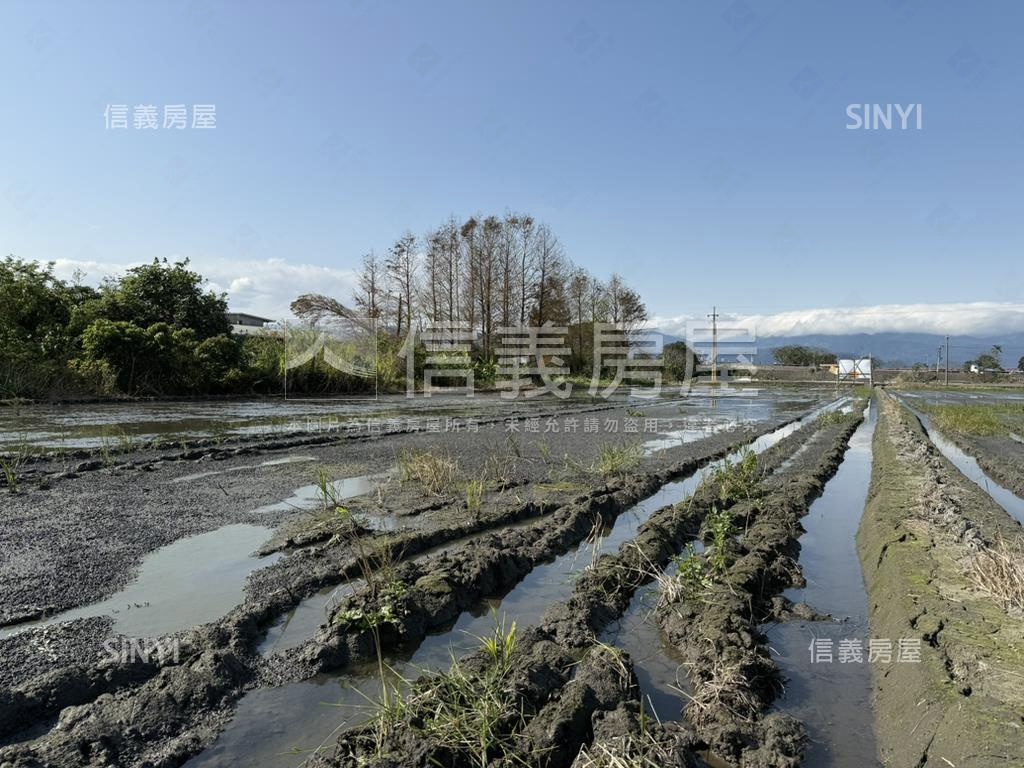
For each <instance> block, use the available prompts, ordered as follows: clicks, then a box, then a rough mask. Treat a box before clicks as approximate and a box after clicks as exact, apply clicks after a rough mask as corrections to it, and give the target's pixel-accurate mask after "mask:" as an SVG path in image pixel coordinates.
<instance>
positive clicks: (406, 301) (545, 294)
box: [292, 213, 648, 373]
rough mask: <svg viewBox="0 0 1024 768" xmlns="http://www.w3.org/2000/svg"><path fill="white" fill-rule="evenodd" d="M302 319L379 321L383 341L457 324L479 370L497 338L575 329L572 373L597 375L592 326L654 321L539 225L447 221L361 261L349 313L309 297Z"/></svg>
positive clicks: (628, 292)
mask: <svg viewBox="0 0 1024 768" xmlns="http://www.w3.org/2000/svg"><path fill="white" fill-rule="evenodd" d="M292 311H293V312H294V313H295V314H296V315H297V316H299V317H303V318H305V319H307V320H310V321H314V322H315V321H319V320H322V319H323V318H324V317H326V316H330V315H343V316H344V315H347V316H351V317H355V316H361V317H370V318H374V319H376V321H377V326H378V328H380V329H381V330H382V332H383V333H385V334H386V335H388V336H390V337H392V338H393V339H403V338H405V337H406V336H407V335H408V332H409V330H410V329H418V328H422V327H425V326H426V325H428V324H437V323H445V324H449V325H451V324H454V323H460V324H464V325H465V326H468V328H470V329H471V330H472V331H473V332H474V335H475V337H476V339H477V341H476V342H475V344H474V345H473V357H474V359H475V362H476V363H478V364H480V365H481V367H482V368H486V367H487V366H489V365H490V364H492V363H493V362H494V361H495V360H496V357H497V353H498V351H499V347H500V341H501V339H500V337H499V334H498V329H500V328H502V327H514V326H542V325H544V324H545V323H551V324H552V325H554V326H562V327H565V328H567V329H568V334H567V337H566V344H567V346H568V347H569V348H570V350H571V354H570V355H569V356H568V359H567V360H566V363H567V365H568V366H569V368H570V369H571V370H572V371H573V372H584V371H586V372H588V373H589V372H590V371H591V370H592V366H593V361H594V356H593V337H594V333H593V331H594V324H595V323H612V324H614V325H615V326H617V327H618V328H620V329H623V330H633V329H635V328H637V327H639V326H641V325H643V323H645V322H646V321H647V318H648V315H647V308H646V307H645V306H644V303H643V301H642V300H641V298H640V295H639V294H638V293H637V292H636V291H635V290H633V289H632V288H630V287H629V286H627V285H626V283H625V281H624V280H623V279H622V278H621V277H620V276H619V275H615V274H613V275H612V276H611V277H610V278H609V279H608V280H606V281H603V280H600V279H598V278H597V277H595V276H594V275H592V274H590V272H588V271H587V270H586V269H584V268H583V267H581V266H578V265H576V264H573V262H572V261H571V260H570V259H569V257H568V255H567V254H566V252H565V249H564V248H563V246H562V244H561V242H560V241H559V240H558V237H557V236H556V235H555V233H554V232H553V231H552V230H551V228H550V227H549V226H548V225H547V224H544V223H541V222H537V221H536V220H535V219H534V218H533V217H532V216H529V215H525V214H512V213H508V214H505V215H504V216H479V215H478V216H472V217H470V218H469V219H467V220H465V221H460V220H459V219H456V218H455V217H450V218H449V219H448V220H447V221H445V222H444V223H443V224H441V225H440V226H439V227H437V228H436V229H434V230H432V231H430V232H427V233H426V234H424V235H422V236H420V237H417V236H416V235H414V234H413V233H411V232H406V233H405V234H403V235H402V236H401V237H399V238H398V239H397V240H396V241H395V243H394V244H393V245H392V246H391V247H390V248H389V249H388V250H387V252H386V253H385V254H383V255H378V254H376V253H372V252H371V253H369V254H367V255H365V256H364V257H363V260H362V266H361V269H360V270H359V273H358V286H357V288H356V291H355V293H354V295H353V296H352V302H351V306H349V305H343V304H341V303H339V302H337V301H336V300H334V299H332V298H331V297H326V296H323V295H320V294H306V295H304V296H301V297H299V298H298V299H297V300H296V301H295V302H293V304H292Z"/></svg>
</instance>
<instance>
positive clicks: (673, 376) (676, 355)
mask: <svg viewBox="0 0 1024 768" xmlns="http://www.w3.org/2000/svg"><path fill="white" fill-rule="evenodd" d="M662 359H663V362H664V370H665V376H666V377H668V379H669V380H670V381H685V380H686V374H687V370H689V372H690V373H691V374H692V373H693V371H694V370H695V367H696V366H695V364H694V359H693V350H691V349H690V348H689V347H687V346H686V343H685V342H682V341H673V342H672V343H671V344H666V345H665V349H664V350H663V358H662Z"/></svg>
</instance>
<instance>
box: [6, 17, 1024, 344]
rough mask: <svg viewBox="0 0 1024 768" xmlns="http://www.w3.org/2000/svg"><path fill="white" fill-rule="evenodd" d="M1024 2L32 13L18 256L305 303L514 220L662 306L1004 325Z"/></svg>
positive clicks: (9, 52)
mask: <svg viewBox="0 0 1024 768" xmlns="http://www.w3.org/2000/svg"><path fill="white" fill-rule="evenodd" d="M1022 21H1024V6H1021V4H1020V3H1015V2H986V3H974V4H969V3H964V2H928V3H925V2H923V0H920V1H919V0H902V1H901V0H892V2H886V1H884V0H864V2H860V3H825V2H820V1H818V2H813V1H811V0H807V1H805V2H799V1H797V2H781V1H780V2H759V1H758V0H736V2H668V1H665V2H634V3H626V2H614V3H613V2H586V3H584V2H558V3H554V2H550V0H549V1H548V2H535V1H533V0H522V1H519V2H515V3H493V2H469V1H468V0H466V1H464V2H446V1H444V0H439V1H436V2H431V3H422V2H412V1H410V2H382V1H381V2H378V1H375V0H334V1H333V2H319V3H317V2H308V3H283V2H282V3H274V4H272V3H267V2H248V3H241V2H238V3H229V2H181V3H169V2H147V3H137V2H136V3H127V2H123V3H122V2H97V3H80V2H61V3H58V2H10V1H9V0H7V1H6V2H2V3H0V67H2V71H3V72H4V77H3V78H2V79H0V104H2V105H3V112H4V120H3V124H2V127H0V252H3V253H7V252H12V253H15V254H17V255H19V256H22V257H25V258H36V259H40V260H59V263H60V268H61V270H62V271H65V272H67V271H70V270H71V269H73V268H74V267H76V266H78V267H82V268H84V269H86V271H87V272H88V273H89V274H90V277H91V278H93V279H95V278H96V277H98V276H99V275H100V274H101V273H102V272H103V271H106V270H109V269H116V268H118V267H119V266H120V267H122V268H123V266H124V265H127V264H132V263H137V262H139V261H141V260H148V259H150V258H152V257H155V256H159V257H162V256H167V257H178V258H180V257H189V258H191V259H192V260H193V263H194V264H195V265H196V266H197V267H198V268H199V269H200V270H201V271H204V272H206V273H207V274H209V275H210V277H211V279H212V280H213V282H214V284H215V285H216V286H217V287H218V288H221V289H224V290H228V291H229V292H230V298H231V303H232V305H233V306H234V307H235V308H237V309H248V310H254V311H258V312H264V313H278V312H280V311H283V309H284V307H285V306H286V305H287V302H288V300H289V299H290V298H292V297H293V296H294V295H295V294H296V293H299V292H304V291H308V290H328V291H332V292H335V293H340V294H344V292H345V291H346V290H347V286H348V285H349V284H350V281H351V270H352V268H353V267H355V266H356V264H357V263H358V259H359V257H360V255H361V254H362V253H364V252H366V251H368V250H370V249H371V248H375V249H377V250H378V251H380V250H384V249H385V248H387V246H388V245H389V244H390V243H391V242H392V241H393V240H394V238H395V237H397V236H398V235H399V234H401V232H402V231H403V230H404V229H406V228H411V229H412V230H413V231H414V232H417V233H423V232H424V231H426V230H427V229H429V228H430V227H432V226H434V225H436V224H438V223H439V222H441V221H442V220H443V219H445V218H446V217H447V216H448V214H450V213H455V214H457V215H460V216H464V215H469V214H471V213H474V212H477V211H483V212H499V213H500V212H503V211H505V210H506V209H511V210H515V211H528V212H531V213H532V214H534V215H535V216H536V217H538V218H540V219H543V220H545V221H547V222H548V223H549V224H550V225H551V226H552V227H553V229H554V230H555V232H556V233H557V234H558V235H559V237H560V238H561V240H562V241H563V243H564V245H565V247H566V250H567V252H568V253H569V255H570V256H571V258H572V259H573V260H574V261H576V262H577V263H580V264H583V265H585V266H587V267H588V268H589V269H591V271H593V272H594V273H596V274H598V275H602V276H606V275H607V274H609V273H610V272H612V271H618V272H620V273H622V274H624V275H625V276H626V277H627V279H628V280H629V281H630V282H631V283H632V284H633V285H635V286H636V287H637V288H638V289H639V290H640V291H641V293H642V294H643V296H644V297H645V299H646V300H647V303H648V306H649V308H650V309H651V310H652V312H653V313H654V314H656V315H658V316H659V317H661V318H678V317H680V316H684V315H688V314H701V313H703V312H705V311H707V310H708V309H709V308H710V305H712V304H717V305H718V306H719V307H724V308H726V310H727V311H730V312H736V313H740V314H743V313H746V314H759V315H773V314H776V313H780V312H784V311H787V310H810V309H822V308H824V309H828V308H831V307H874V306H876V305H908V304H914V305H932V304H940V303H941V304H943V305H944V308H936V310H935V311H942V312H945V313H946V314H945V315H943V318H945V322H947V323H955V322H957V318H964V317H967V316H968V315H969V316H970V317H971V318H973V320H972V322H974V323H975V325H972V326H971V329H972V330H980V328H979V327H977V318H978V311H977V307H975V308H974V309H973V310H969V309H965V308H963V307H960V305H959V303H961V302H995V303H1014V304H1017V303H1018V302H1021V301H1024V299H1022V296H1024V268H1022V266H1021V264H1022V263H1024V260H1022V259H1021V254H1020V244H1021V242H1022V235H1024V217H1022V216H1021V215H1020V206H1021V202H1022V201H1024V196H1022V191H1024V189H1022V187H1024V173H1022V172H1021V171H1022V168H1021V166H1022V158H1024V153H1022V149H1024V103H1022V101H1021V99H1020V98H1019V94H1018V91H1019V87H1018V86H1019V84H1020V82H1021V70H1022V66H1024V52H1022V51H1021V48H1020V45H1019V30H1020V28H1021V22H1022ZM121 103H123V104H128V105H130V106H134V105H136V104H153V105H156V106H157V107H158V108H160V109H162V107H163V105H165V104H179V103H184V104H187V105H190V106H191V105H193V104H215V105H216V111H217V128H216V129H215V130H208V131H202V130H196V129H186V130H181V131H172V130H156V131H143V130H134V129H129V130H120V131H114V130H107V129H106V127H105V123H104V108H105V107H106V105H107V104H121ZM850 103H879V104H886V103H900V104H909V103H919V104H922V105H923V114H924V121H923V129H922V130H920V131H918V130H908V131H899V130H892V131H865V130H847V129H846V127H845V125H846V123H847V115H846V106H847V104H850ZM951 304H952V305H953V306H952V307H950V306H949V305H951ZM988 306H990V305H989V304H988V303H986V304H983V305H982V307H983V308H984V307H988ZM1002 309H1003V310H1005V307H1004V308H1002ZM871 311H876V310H865V312H871ZM902 312H903V313H904V314H908V315H909V314H910V313H921V312H923V313H924V315H925V316H928V315H929V313H930V312H931V310H929V309H928V308H927V306H926V307H925V309H923V310H922V309H920V308H919V307H918V308H908V309H905V310H902ZM982 314H983V317H982V320H984V317H987V315H984V313H982ZM883 316H887V317H890V318H893V317H896V318H898V317H901V311H895V312H894V311H891V310H890V311H888V312H886V313H885V314H884V315H883ZM992 317H993V318H996V317H998V318H1000V319H999V320H998V321H996V320H993V321H992V322H993V323H997V324H998V323H1004V324H1005V323H1007V322H1009V323H1011V324H1013V323H1016V324H1017V325H1018V326H1019V325H1020V322H1019V321H1020V318H1021V315H1020V314H1018V313H1016V312H1009V313H1007V312H1005V311H1002V310H1001V311H999V312H993V314H992ZM914 318H915V320H919V319H920V316H919V314H915V315H914ZM1006 318H1009V320H1007V319H1006ZM982 324H984V322H983V323H982ZM915 327H917V326H915ZM851 329H852V330H857V328H851ZM1020 329H1021V328H1018V330H1020ZM954 330H955V329H954Z"/></svg>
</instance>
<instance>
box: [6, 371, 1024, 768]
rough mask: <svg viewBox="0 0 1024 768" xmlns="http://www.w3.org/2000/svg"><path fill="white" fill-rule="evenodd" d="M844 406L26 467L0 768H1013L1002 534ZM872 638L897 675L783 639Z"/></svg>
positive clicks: (768, 406)
mask: <svg viewBox="0 0 1024 768" xmlns="http://www.w3.org/2000/svg"><path fill="white" fill-rule="evenodd" d="M863 394H864V393H863V392H860V391H858V392H856V393H850V392H845V393H837V392H836V391H835V390H834V388H825V389H821V390H813V389H792V390H774V391H771V390H761V391H759V392H756V393H754V392H745V393H744V392H740V393H739V394H738V395H734V396H732V397H718V396H715V397H712V396H711V395H710V394H709V393H697V394H696V395H692V396H690V397H688V398H681V399H668V398H666V399H662V400H659V401H657V402H650V401H648V402H638V401H634V402H571V403H552V402H551V401H547V402H536V403H522V402H518V403H514V404H508V403H503V402H501V401H497V399H495V401H489V402H481V403H477V404H473V405H472V407H467V406H466V405H465V404H464V403H457V404H455V403H444V404H441V405H438V406H437V407H429V408H427V407H424V409H423V410H421V411H415V412H405V413H401V414H399V413H397V411H396V410H395V409H392V408H390V407H389V408H387V409H382V410H375V411H374V415H375V416H376V417H379V419H378V420H377V421H376V426H374V419H373V418H371V419H370V423H368V424H365V425H360V424H359V423H358V421H357V417H355V416H353V415H352V414H351V413H346V414H344V417H343V418H340V419H338V420H337V421H334V420H332V421H330V422H329V423H330V428H329V429H324V428H318V429H310V428H308V427H309V422H307V424H306V426H307V428H305V429H303V428H298V425H296V424H295V423H294V422H291V423H290V426H289V428H280V429H275V430H274V431H273V434H269V433H267V432H266V431H263V432H262V433H255V432H253V431H252V430H249V429H237V430H234V431H233V432H232V433H231V434H227V435H225V434H218V435H214V436H210V435H208V434H207V435H203V434H200V435H194V434H193V435H188V434H186V432H189V431H190V430H193V429H194V428H195V426H196V425H195V424H194V423H188V424H186V423H182V424H179V425H175V424H174V423H170V424H165V425H164V427H162V431H163V432H164V433H165V435H166V434H173V435H174V437H173V439H172V438H168V437H165V438H164V439H161V440H158V441H156V442H155V443H154V442H153V440H152V439H151V437H147V436H146V435H147V433H146V430H138V431H137V434H138V435H139V436H138V437H137V438H135V439H133V440H132V441H131V442H130V443H128V442H122V443H120V444H119V445H118V446H117V450H115V449H114V448H113V447H112V446H110V445H104V444H100V445H99V446H98V447H97V446H89V445H81V446H79V447H76V448H74V449H64V450H57V451H51V454H50V455H49V456H46V457H43V456H40V455H37V454H32V455H27V454H26V455H25V456H24V457H23V458H22V460H21V461H20V462H19V464H18V473H17V476H16V478H15V481H14V483H13V484H11V483H10V482H8V486H9V487H8V488H7V489H5V490H2V491H0V493H2V494H3V500H2V503H3V514H2V515H0V540H2V541H3V553H4V554H3V560H2V561H0V571H2V573H3V576H4V578H3V581H2V586H0V592H2V595H3V601H2V606H3V613H2V616H0V619H2V623H3V625H4V626H3V628H2V629H0V685H2V694H0V745H2V746H0V766H5V767H6V766H8V765H10V766H43V765H57V766H65V765H66V766H91V765H97V766H98V765H125V766H179V765H185V764H188V765H190V766H192V767H193V768H198V767H199V766H228V765H260V766H297V765H301V764H305V765H321V766H356V765H359V766H369V765H374V766H412V765H418V766H431V765H444V766H480V765H509V766H513V765H535V766H575V767H576V768H583V767H584V766H615V765H637V766H641V765H642V766H647V765H658V766H671V765H678V766H700V765H709V766H722V765H734V766H797V765H839V766H854V765H856V766H865V765H872V764H885V765H908V766H910V765H926V764H936V765H943V764H945V763H943V762H942V760H950V761H952V764H954V765H957V766H961V765H1015V764H1020V762H1021V758H1022V755H1024V747H1022V746H1021V742H1022V741H1024V740H1022V739H1020V738H1019V729H1020V726H1021V722H1022V721H1021V715H1022V714H1024V710H1022V708H1021V703H1022V702H1021V701H1020V699H1019V694H1017V693H1015V692H1014V690H1016V691H1019V690H1021V689H1020V687H1019V686H1018V687H1017V688H1016V689H1013V690H1011V688H1012V686H1011V685H1010V681H1012V680H1013V679H1014V678H1013V676H1014V675H1016V674H1021V673H1024V645H1021V644H1020V640H1021V635H1020V632H1021V628H1022V626H1024V625H1022V623H1021V622H1020V618H1019V617H1018V616H1016V615H1015V614H1014V612H1013V610H1014V609H1013V607H1012V605H1011V604H1010V603H1006V602H1005V601H1002V600H1001V599H1000V598H997V597H995V596H993V595H991V594H989V593H986V592H984V591H982V590H981V589H980V588H979V587H978V586H977V585H976V584H975V583H974V582H972V581H971V580H970V579H969V578H968V577H966V576H964V573H967V572H968V568H969V566H971V563H966V560H965V558H970V557H975V558H977V557H981V556H983V555H984V554H985V553H986V552H987V551H988V550H987V549H986V547H989V548H991V547H994V546H996V542H1004V541H1010V542H1012V541H1013V540H1014V537H1015V536H1019V535H1020V534H1019V529H1020V526H1019V525H1018V524H1017V523H1016V522H1015V521H1013V520H1012V518H1011V517H1010V516H1009V514H1008V513H1007V511H1006V510H1005V509H1004V508H1002V507H1000V505H999V504H998V503H997V502H996V501H995V500H994V499H993V498H992V497H991V496H989V495H988V494H986V493H985V492H983V491H982V490H981V489H980V488H979V487H978V486H977V485H975V484H973V483H971V482H970V481H969V480H967V479H965V478H964V477H963V476H960V475H959V474H958V470H957V469H956V468H955V467H954V466H953V465H951V464H943V462H945V461H946V460H945V459H944V458H942V454H941V453H940V452H939V451H938V449H937V448H936V447H935V445H933V444H932V443H931V442H930V441H929V439H928V437H927V435H926V433H925V432H924V431H923V429H922V427H921V424H920V423H919V422H918V421H917V417H916V416H915V415H914V414H913V413H912V412H911V411H910V410H907V409H906V407H905V406H903V405H900V403H899V402H898V401H896V400H894V399H892V398H891V397H889V396H888V395H884V394H883V395H876V397H875V398H874V400H873V401H871V402H870V404H869V401H868V400H866V399H864V398H863V397H862V395H863ZM406 407H407V406H406ZM292 415H294V414H292ZM242 417H245V418H247V415H246V414H242ZM242 417H240V418H242ZM20 418H22V419H24V415H22V416H21V417H20ZM32 418H33V419H35V421H34V428H35V434H36V435H37V437H38V438H39V442H40V444H42V443H48V442H50V438H49V437H47V436H49V435H52V434H53V432H54V428H53V422H54V416H53V414H49V413H42V414H36V415H35V416H33V417H32ZM245 418H242V420H243V421H244V420H245ZM261 418H262V417H261ZM275 418H276V417H275ZM363 418H364V419H365V418H367V417H365V416H364V417H363ZM140 421H141V417H140ZM22 423H24V421H23V422H22ZM316 423H317V424H318V425H322V424H323V414H318V415H317V417H316ZM876 424H877V426H876ZM80 426H81V425H80ZM82 428H83V429H84V430H85V431H89V430H88V429H86V428H85V427H84V426H83V427H82ZM175 429H178V430H179V431H177V432H176V431H175ZM14 431H16V430H14V429H12V430H8V433H12V432H14ZM1022 447H1024V446H1022ZM9 455H10V454H9ZM894 473H896V474H894ZM899 473H903V474H899ZM897 475H898V477H897ZM894 478H896V479H894ZM869 481H870V488H869ZM932 485H934V488H933V487H932ZM935 488H938V489H939V490H935ZM935 494H946V495H941V496H937V495H935ZM865 503H866V510H867V511H866V514H865V515H864V518H863V520H862V519H861V515H862V513H863V512H864V511H865ZM913 509H917V510H918V511H917V512H914V513H913V514H910V515H909V516H908V511H911V510H913ZM936 510H938V511H936ZM858 526H860V532H859V535H858V536H857V537H856V538H855V536H854V533H855V531H857V529H858ZM926 532H927V534H928V536H929V539H928V540H929V542H930V546H929V547H928V548H926V549H924V550H923V551H922V550H918V549H912V548H910V547H909V546H908V544H907V542H909V541H917V540H923V539H924V538H925V533H926ZM901 537H902V538H901ZM915 537H916V538H915ZM947 539H948V541H947ZM971 546H973V547H974V548H973V549H971V548H970V547H971ZM904 550H907V551H908V552H910V554H906V555H905V554H904ZM979 553H980V554H979ZM911 554H912V555H913V556H914V557H920V558H927V559H926V560H922V561H917V560H913V559H910V557H911ZM972 563H973V561H972ZM862 565H863V574H864V577H863V578H862V577H861V566H862ZM920 569H925V570H927V573H926V574H925V575H923V576H922V575H921V573H920V572H919V571H920ZM943 569H945V570H943ZM865 582H866V589H865ZM903 595H908V597H906V598H904V597H902V596H903ZM965 595H966V596H969V598H970V599H969V600H968V599H967V598H966V597H965ZM954 606H955V607H954ZM963 606H966V607H964V608H963V610H964V611H965V615H964V616H960V615H959V614H957V613H956V610H958V609H960V608H961V607H963ZM922 608H923V610H922ZM915 611H916V612H915ZM981 621H984V622H988V623H987V624H985V625H984V626H985V631H984V632H980V631H979V632H974V633H970V630H971V628H972V627H973V628H975V629H976V628H977V627H979V626H981V625H980V624H979V623H978V622H981ZM884 632H888V633H889V635H888V636H891V637H911V636H912V637H914V638H918V639H921V640H923V647H922V649H921V652H920V655H921V659H920V662H915V663H899V662H893V663H892V664H890V665H889V666H888V667H885V666H883V665H881V664H877V663H860V664H839V663H835V664H825V663H824V662H823V661H822V660H820V659H819V660H818V661H817V663H815V662H814V661H813V660H812V658H811V657H810V656H809V654H808V647H807V646H808V643H810V642H811V641H812V640H813V639H815V638H831V639H834V641H835V644H836V646H837V647H840V643H841V641H842V640H843V639H845V638H852V637H856V638H859V639H863V641H864V645H865V647H866V646H867V644H868V639H867V638H868V635H869V634H870V635H871V637H876V636H881V635H882V634H883V633H884ZM993 638H997V640H994V639H993ZM866 653H867V652H866V651H865V655H866ZM942 675H945V677H942ZM965 691H966V693H965ZM918 694H920V695H918ZM915 697H916V698H915ZM943 697H944V698H943ZM910 698H914V701H912V702H911V701H909V699H910ZM918 699H921V701H918ZM965 702H966V704H965ZM919 717H920V721H919V720H918V718H919ZM1014 717H1016V720H1014ZM910 718H912V719H913V721H914V722H908V719H910ZM1014 723H1016V725H1014ZM1003 726H1005V728H1004V727H1003ZM948 727H952V728H956V729H958V732H962V733H963V734H965V735H962V736H959V737H956V738H953V737H952V736H949V735H947V736H943V734H944V733H947V734H948V733H949V731H947V730H946V729H947V728H948ZM1011 727H1012V728H1015V729H1016V730H1015V731H1012V732H1011V731H1010V730H1006V729H1009V728H1011ZM908 734H909V735H910V736H912V738H910V737H909V736H908ZM1014 734H1016V736H1015V738H1016V741H1014V739H1013V738H1011V737H1013V736H1014ZM851 736H852V737H851ZM944 739H946V740H945V741H944ZM947 741H950V742H951V743H947ZM961 747H963V748H964V749H961ZM967 747H970V748H971V749H974V750H975V752H973V753H970V752H968V751H965V750H966V748H967ZM982 754H983V755H984V757H979V755H982ZM929 755H931V757H930V759H931V761H932V762H928V760H929V757H928V756H929ZM996 756H1002V757H1004V758H1005V759H1004V760H1003V762H998V760H997V757H996Z"/></svg>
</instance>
